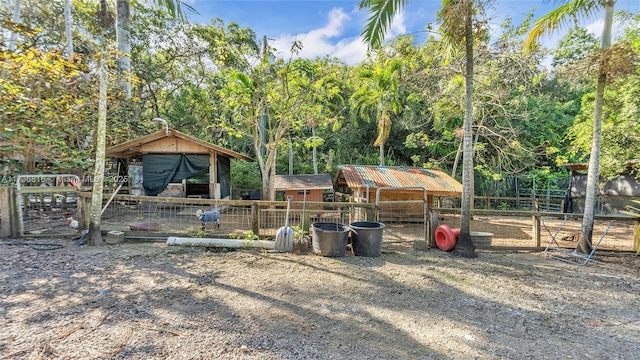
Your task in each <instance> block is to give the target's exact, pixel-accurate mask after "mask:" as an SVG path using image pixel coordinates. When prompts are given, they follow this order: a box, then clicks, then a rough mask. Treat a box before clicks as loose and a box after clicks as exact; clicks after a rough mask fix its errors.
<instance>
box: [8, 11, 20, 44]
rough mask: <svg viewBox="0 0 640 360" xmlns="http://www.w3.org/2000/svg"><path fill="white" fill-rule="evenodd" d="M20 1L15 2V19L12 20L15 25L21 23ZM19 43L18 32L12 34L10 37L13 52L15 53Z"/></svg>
mask: <svg viewBox="0 0 640 360" xmlns="http://www.w3.org/2000/svg"><path fill="white" fill-rule="evenodd" d="M20 7H21V5H20V0H15V2H14V3H13V17H12V18H11V21H13V22H14V23H19V22H20ZM17 41H18V33H16V32H12V33H11V35H9V46H8V47H9V50H11V51H15V50H16V42H17Z"/></svg>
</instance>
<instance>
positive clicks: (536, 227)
mask: <svg viewBox="0 0 640 360" xmlns="http://www.w3.org/2000/svg"><path fill="white" fill-rule="evenodd" d="M531 222H532V224H533V228H532V229H531V230H532V233H533V240H534V241H535V242H536V247H540V216H539V215H536V214H534V215H533V216H532V217H531Z"/></svg>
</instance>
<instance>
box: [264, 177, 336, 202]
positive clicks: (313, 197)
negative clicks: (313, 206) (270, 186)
mask: <svg viewBox="0 0 640 360" xmlns="http://www.w3.org/2000/svg"><path fill="white" fill-rule="evenodd" d="M274 181H275V185H274V187H275V190H276V191H282V192H284V195H285V199H286V197H287V196H288V195H291V196H293V198H292V200H293V201H303V200H306V201H324V199H325V194H331V195H333V182H332V181H331V175H329V174H316V175H275V176H274ZM305 193H306V194H305Z"/></svg>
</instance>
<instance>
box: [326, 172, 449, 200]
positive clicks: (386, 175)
mask: <svg viewBox="0 0 640 360" xmlns="http://www.w3.org/2000/svg"><path fill="white" fill-rule="evenodd" d="M335 185H336V187H344V186H347V187H349V188H351V189H358V188H366V187H367V186H368V187H369V189H377V188H383V187H393V188H399V189H400V188H407V187H420V188H423V189H426V190H427V193H428V194H430V195H445V196H461V195H462V184H460V183H459V182H458V181H457V180H456V179H454V178H452V177H451V176H449V175H448V174H446V173H445V172H444V171H442V170H440V169H424V168H415V167H405V166H373V165H339V166H338V173H337V175H336V180H335Z"/></svg>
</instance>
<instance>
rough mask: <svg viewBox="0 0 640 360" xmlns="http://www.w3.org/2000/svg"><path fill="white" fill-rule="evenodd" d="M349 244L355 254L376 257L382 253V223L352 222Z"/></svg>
mask: <svg viewBox="0 0 640 360" xmlns="http://www.w3.org/2000/svg"><path fill="white" fill-rule="evenodd" d="M349 226H350V227H351V246H353V254H354V255H355V256H369V257H376V256H380V255H381V254H382V231H383V230H384V224H383V223H380V222H376V221H356V222H352V223H351V224H350V225H349Z"/></svg>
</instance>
